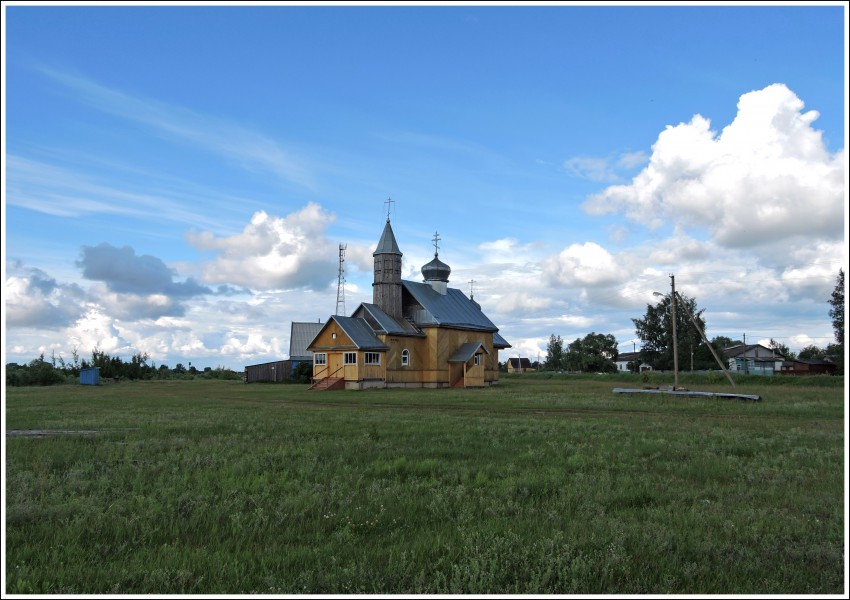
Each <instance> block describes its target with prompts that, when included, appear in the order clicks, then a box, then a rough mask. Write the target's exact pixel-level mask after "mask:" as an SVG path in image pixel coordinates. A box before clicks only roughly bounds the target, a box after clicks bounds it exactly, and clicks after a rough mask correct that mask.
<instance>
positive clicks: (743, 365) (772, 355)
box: [723, 344, 785, 376]
mask: <svg viewBox="0 0 850 600" xmlns="http://www.w3.org/2000/svg"><path fill="white" fill-rule="evenodd" d="M723 355H724V357H725V358H726V362H727V368H728V369H729V372H731V373H739V374H744V375H768V376H772V375H773V374H774V373H781V372H782V363H783V362H785V357H784V356H782V355H781V354H779V353H778V352H777V351H776V350H774V349H773V348H768V347H767V346H763V345H762V344H746V345H745V344H738V345H736V346H729V347H728V348H724V349H723Z"/></svg>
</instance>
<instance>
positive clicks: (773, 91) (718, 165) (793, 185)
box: [583, 84, 846, 248]
mask: <svg viewBox="0 0 850 600" xmlns="http://www.w3.org/2000/svg"><path fill="white" fill-rule="evenodd" d="M802 111H803V102H802V101H801V100H800V99H799V98H798V97H797V96H796V95H795V94H794V93H793V92H792V91H791V90H789V89H788V88H787V87H786V86H785V85H783V84H774V85H771V86H768V87H766V88H765V89H763V90H758V91H753V92H749V93H747V94H744V95H742V96H741V98H740V101H739V102H738V114H737V116H736V117H735V119H734V120H733V122H732V123H731V124H730V125H728V126H727V127H726V128H724V129H723V131H722V132H721V133H720V135H717V134H716V132H715V131H713V130H712V129H711V124H710V121H709V120H708V119H706V118H705V117H703V116H701V115H695V116H694V117H693V118H692V119H691V121H690V122H689V123H680V124H679V125H676V126H668V127H667V128H666V129H665V130H664V131H663V132H661V134H660V135H659V136H658V140H657V141H656V143H655V144H654V145H653V147H652V157H651V158H650V161H649V165H647V167H646V168H644V169H643V171H641V172H640V174H638V175H637V176H636V177H635V178H634V179H633V180H632V182H631V183H630V184H629V185H615V186H610V187H608V188H606V189H605V190H603V191H602V192H601V193H599V194H596V195H594V196H591V197H590V198H588V200H587V201H586V202H585V204H584V206H583V208H584V210H585V211H586V212H588V213H589V214H593V215H602V214H606V213H619V212H621V213H623V214H625V215H626V216H627V217H628V218H629V219H631V220H633V221H636V222H638V223H641V224H644V225H646V226H648V227H652V228H657V227H659V226H661V225H662V224H664V223H674V224H680V225H682V226H685V227H694V228H702V227H705V228H707V229H708V231H709V232H710V234H711V235H712V238H713V239H714V241H715V242H717V244H719V245H721V246H724V247H730V248H735V247H753V246H759V245H763V244H768V243H775V242H777V241H779V240H787V239H790V238H794V237H799V236H812V235H816V236H822V237H827V238H832V239H838V238H840V237H841V236H842V235H843V227H842V224H843V210H844V196H845V177H846V150H844V149H842V150H840V151H839V152H837V153H835V154H830V153H829V152H828V151H827V150H826V148H825V146H824V143H823V139H822V133H821V132H820V131H817V130H815V129H814V128H813V127H812V124H813V123H814V121H815V120H816V119H817V117H818V113H817V112H816V111H808V112H802Z"/></svg>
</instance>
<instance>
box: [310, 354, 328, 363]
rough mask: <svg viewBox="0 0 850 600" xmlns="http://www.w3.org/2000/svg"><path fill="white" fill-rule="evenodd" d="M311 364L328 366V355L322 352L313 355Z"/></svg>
mask: <svg viewBox="0 0 850 600" xmlns="http://www.w3.org/2000/svg"><path fill="white" fill-rule="evenodd" d="M313 364H314V365H317V366H321V365H326V364H328V355H327V354H325V353H324V352H321V353H319V354H314V355H313Z"/></svg>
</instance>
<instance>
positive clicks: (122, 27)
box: [3, 3, 847, 370]
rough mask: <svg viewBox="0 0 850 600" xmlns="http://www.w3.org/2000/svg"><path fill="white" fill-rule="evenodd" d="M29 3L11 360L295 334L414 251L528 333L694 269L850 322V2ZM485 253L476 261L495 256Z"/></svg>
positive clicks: (801, 314) (284, 338)
mask: <svg viewBox="0 0 850 600" xmlns="http://www.w3.org/2000/svg"><path fill="white" fill-rule="evenodd" d="M3 11H4V15H3V16H4V25H5V37H4V40H3V41H4V56H3V59H4V75H5V82H4V84H5V85H4V103H3V105H4V127H3V131H4V143H5V155H4V165H3V167H4V173H3V177H4V179H3V194H4V196H3V210H4V215H3V217H4V218H3V224H4V260H3V269H4V273H3V275H4V280H5V286H4V340H5V348H4V352H5V357H4V363H5V362H13V361H15V362H27V361H29V360H32V359H33V358H36V357H37V356H38V355H39V354H40V353H42V352H43V353H44V354H45V355H46V356H50V355H51V354H52V353H55V354H56V355H57V356H60V355H61V356H63V357H65V358H66V359H67V358H69V357H70V356H71V352H72V350H73V348H75V347H76V348H77V351H78V352H79V353H80V355H81V356H83V357H86V356H89V355H90V353H91V350H92V349H93V348H95V347H98V348H100V349H101V350H104V351H106V352H108V353H110V354H113V355H119V356H122V357H124V358H129V356H130V355H131V354H133V353H134V352H137V351H140V352H146V353H148V354H149V355H150V357H151V358H152V360H153V361H154V362H155V363H156V364H168V365H170V366H174V365H175V364H177V363H183V364H184V365H186V364H188V363H189V362H191V363H192V364H193V365H196V366H198V367H199V368H200V367H204V366H211V367H217V366H226V367H229V368H233V369H237V370H239V369H241V368H242V367H244V366H245V365H246V364H254V363H258V362H266V361H269V360H276V359H280V358H284V357H286V356H287V355H288V350H289V332H290V323H291V322H292V321H316V320H319V319H321V320H322V321H324V320H326V319H327V317H328V316H329V315H331V314H333V313H334V312H335V310H336V297H337V273H338V247H339V244H341V243H342V244H346V245H347V250H346V262H345V267H346V272H345V279H346V281H345V290H346V296H345V300H346V312H348V313H351V312H353V310H354V309H355V308H356V307H357V305H358V304H359V303H360V302H371V298H372V293H371V282H372V271H371V268H372V267H371V253H372V251H373V250H374V248H375V245H376V244H377V241H378V238H379V237H380V234H381V231H382V229H383V224H384V221H385V219H386V214H387V213H386V211H387V205H386V204H385V201H386V200H387V198H390V197H391V198H392V199H393V201H394V203H393V205H392V213H391V219H392V224H393V229H394V231H395V235H396V239H397V241H398V244H399V246H400V248H401V250H402V252H403V253H404V263H403V264H404V267H403V268H404V277H405V278H406V279H411V280H414V281H419V280H421V275H420V272H419V269H420V267H421V266H422V265H424V264H425V263H426V262H428V261H429V260H430V259H431V258H432V257H433V246H432V245H431V239H432V237H433V235H434V233H435V231H438V232H439V235H440V238H441V240H442V241H441V247H440V258H441V260H443V261H444V262H446V263H447V264H449V265H450V266H451V268H452V275H451V277H450V283H449V285H450V286H451V287H457V288H460V289H462V290H463V291H465V292H467V293H469V292H470V290H472V291H473V293H474V296H475V299H476V301H478V302H479V303H480V304H481V305H482V308H483V310H484V311H485V313H486V314H487V315H488V316H489V317H490V318H491V320H493V322H495V323H496V324H497V325H498V326H499V327H500V331H501V333H502V334H503V336H504V337H505V338H506V339H507V340H508V341H509V342H510V343H511V344H512V345H513V348H511V349H510V350H508V351H506V352H502V353H501V354H500V359H501V360H505V359H506V358H507V357H509V356H516V355H521V356H529V357H531V358H532V359H536V358H537V356H538V354H539V355H540V356H541V358H542V357H544V356H545V351H546V343H547V341H548V338H549V336H550V335H551V334H553V333H554V334H557V335H560V336H561V337H562V338H563V339H564V340H565V342H567V343H569V342H570V341H572V340H574V339H576V338H580V337H584V336H585V335H587V334H588V333H591V332H595V333H604V334H613V335H615V336H616V338H617V340H618V342H620V343H621V346H620V350H621V351H624V352H625V351H631V350H632V349H633V348H635V347H637V348H639V347H640V344H639V341H638V342H636V341H635V331H634V325H633V323H632V319H633V318H640V317H642V316H643V315H644V314H645V312H646V305H647V304H648V303H652V302H654V301H656V300H657V298H654V297H653V295H652V293H653V292H654V291H661V292H667V291H669V289H670V278H669V275H670V274H674V275H675V277H676V287H677V290H678V291H679V292H680V293H682V294H685V295H686V296H688V297H691V298H694V299H695V300H696V302H697V305H698V306H699V307H700V308H701V309H704V310H705V313H704V315H703V316H704V318H705V320H706V323H707V335H708V336H709V337H715V336H719V335H723V336H728V337H732V338H737V339H740V338H741V337H742V336H743V335H746V337H747V341H748V342H750V341H752V342H756V341H765V342H766V341H768V340H769V339H771V338H773V339H775V340H777V341H779V342H781V343H783V344H785V345H787V346H789V347H790V348H791V349H792V350H799V349H801V348H803V347H805V346H807V345H809V344H814V345H816V346H820V347H824V346H826V345H827V344H828V343H830V342H831V341H833V338H832V335H833V331H832V325H831V321H830V318H829V316H828V310H829V305H828V303H827V301H828V299H829V297H830V294H831V292H832V290H833V288H834V286H835V278H836V276H837V274H838V271H839V269H840V268H844V269H845V270H846V268H847V216H846V206H847V170H846V163H847V156H846V139H847V124H846V121H845V114H846V112H847V79H846V56H847V12H846V7H845V5H844V4H841V3H835V4H823V5H818V6H814V5H810V4H806V5H801V6H788V5H777V6H765V5H762V4H759V5H756V6H743V5H740V6H738V5H725V6H724V5H708V6H669V5H668V6H651V5H628V6H617V5H588V6H581V5H554V4H548V5H538V6H528V5H522V6H506V5H501V4H500V5H494V6H486V5H478V6H472V5H469V6H413V5H397V6H385V5H379V6H363V5H361V6H357V5H349V6H295V5H278V6H268V5H266V6H253V7H251V6H244V5H238V6H228V5H209V6H203V5H193V6H159V5H151V6H144V5H142V6H131V5H115V6H75V5H58V6H31V5H17V4H15V3H7V4H4V6H3ZM471 281H474V284H471V283H470V282H471Z"/></svg>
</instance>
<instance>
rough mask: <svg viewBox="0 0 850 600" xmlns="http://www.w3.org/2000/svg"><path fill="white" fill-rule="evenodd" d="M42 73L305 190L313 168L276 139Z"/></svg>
mask: <svg viewBox="0 0 850 600" xmlns="http://www.w3.org/2000/svg"><path fill="white" fill-rule="evenodd" d="M41 72H42V73H44V74H45V75H47V76H48V77H50V78H51V79H53V80H54V81H56V82H58V83H61V84H62V85H64V86H65V87H66V88H67V89H69V90H72V91H73V92H74V93H75V94H76V95H77V98H78V99H79V100H80V101H82V102H84V103H86V104H88V105H89V106H92V107H94V108H96V109H98V110H100V111H103V112H105V113H109V114H112V115H115V116H118V117H121V118H124V119H128V120H131V121H135V122H138V123H142V124H143V125H146V126H148V127H150V128H151V129H152V130H154V131H157V132H159V133H161V134H165V135H167V136H170V137H172V138H174V139H176V140H179V141H181V142H184V143H188V144H191V145H192V146H194V147H196V148H198V149H201V150H204V151H206V152H211V153H213V154H216V155H218V156H221V157H224V158H226V159H228V160H229V161H230V162H232V163H234V164H237V165H239V166H240V167H242V168H244V169H247V170H256V169H261V170H264V171H268V172H270V173H273V174H275V175H277V176H278V177H280V178H281V179H283V180H285V181H288V182H291V183H295V184H297V185H300V186H302V187H305V188H307V189H312V188H313V187H314V186H315V178H314V174H313V172H312V169H311V168H310V167H309V166H308V165H307V164H306V163H305V162H304V161H303V159H300V158H295V157H294V156H293V154H292V152H289V151H287V150H286V149H284V148H283V147H282V146H281V145H280V143H278V142H277V141H276V140H274V139H273V138H271V137H269V136H267V135H264V134H262V133H260V132H257V131H254V130H252V129H249V128H246V127H244V126H242V125H239V124H237V123H233V122H230V121H227V120H224V119H218V118H214V117H210V116H207V115H203V114H200V113H197V112H195V111H191V110H188V109H186V108H183V107H179V106H174V105H170V104H166V103H163V102H159V101H157V100H154V99H150V98H144V97H137V96H132V95H130V94H127V93H124V92H122V91H120V90H116V89H112V88H109V87H106V86H104V85H101V84H99V83H97V82H95V81H92V80H91V79H88V78H86V77H82V76H79V75H72V74H69V73H65V72H62V71H58V70H55V69H51V68H47V67H44V68H42V69H41Z"/></svg>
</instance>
